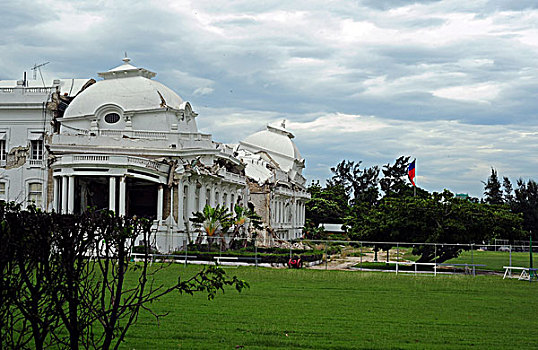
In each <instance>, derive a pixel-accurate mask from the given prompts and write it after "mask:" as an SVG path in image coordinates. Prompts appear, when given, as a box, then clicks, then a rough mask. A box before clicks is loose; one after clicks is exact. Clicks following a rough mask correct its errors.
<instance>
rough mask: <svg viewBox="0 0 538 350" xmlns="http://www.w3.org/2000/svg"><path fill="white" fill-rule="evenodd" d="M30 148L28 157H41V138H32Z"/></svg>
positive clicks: (34, 158) (35, 158)
mask: <svg viewBox="0 0 538 350" xmlns="http://www.w3.org/2000/svg"><path fill="white" fill-rule="evenodd" d="M30 142H31V146H32V149H31V150H30V159H33V160H38V159H43V140H32V141H30Z"/></svg>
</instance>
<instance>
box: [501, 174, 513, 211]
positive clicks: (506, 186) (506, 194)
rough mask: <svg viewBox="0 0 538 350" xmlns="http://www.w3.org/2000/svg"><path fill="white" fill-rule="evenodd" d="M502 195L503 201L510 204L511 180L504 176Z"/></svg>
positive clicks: (511, 196) (511, 198)
mask: <svg viewBox="0 0 538 350" xmlns="http://www.w3.org/2000/svg"><path fill="white" fill-rule="evenodd" d="M503 196H504V202H505V203H506V204H508V205H512V202H513V201H514V189H513V187H512V182H511V181H510V179H509V178H507V177H506V176H505V177H503Z"/></svg>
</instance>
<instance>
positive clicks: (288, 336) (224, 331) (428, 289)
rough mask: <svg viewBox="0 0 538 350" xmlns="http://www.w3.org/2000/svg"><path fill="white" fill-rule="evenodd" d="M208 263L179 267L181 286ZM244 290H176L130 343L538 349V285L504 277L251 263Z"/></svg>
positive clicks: (172, 272) (169, 276)
mask: <svg viewBox="0 0 538 350" xmlns="http://www.w3.org/2000/svg"><path fill="white" fill-rule="evenodd" d="M199 268H200V267H199V266H188V267H186V268H185V267H183V266H182V265H174V266H172V267H171V268H169V269H168V270H167V271H165V273H164V274H163V275H162V276H161V278H162V280H163V281H165V282H166V281H167V282H169V283H171V282H173V280H174V279H175V276H176V275H177V274H178V273H180V274H182V275H183V276H187V275H190V274H193V273H194V272H195V271H197V270H198V269H199ZM226 271H227V273H228V274H233V275H237V276H238V277H240V278H242V279H245V280H247V281H248V282H249V283H250V285H251V288H250V289H248V290H246V291H244V292H243V293H241V294H239V293H237V292H235V290H227V291H226V293H225V294H219V295H218V296H217V298H216V299H215V300H213V301H208V300H207V298H206V297H205V296H204V295H201V294H199V295H195V296H188V295H177V294H174V295H169V296H167V297H165V298H163V299H162V300H160V301H159V302H158V303H156V304H154V310H155V311H157V312H163V311H169V312H170V314H169V315H168V316H166V317H164V318H163V319H161V322H160V325H158V324H157V323H156V321H155V319H154V318H152V316H150V315H149V314H148V313H143V314H141V317H140V319H139V322H138V324H136V325H135V326H133V327H132V328H131V330H130V332H129V335H128V341H127V343H125V344H124V346H123V348H125V349H236V348H239V349H241V348H243V349H389V348H392V349H400V348H401V349H469V348H479V349H494V348H497V349H529V348H537V347H538V338H537V337H536V336H535V334H534V330H536V329H537V327H538V317H536V315H537V312H538V306H537V304H536V303H534V297H535V296H536V294H537V293H538V283H529V282H521V281H517V280H503V279H502V278H501V277H499V276H477V277H470V276H461V275H455V276H437V277H433V276H432V275H426V276H414V275H398V276H396V275H394V274H391V273H381V272H374V273H367V272H356V271H354V272H348V271H323V270H285V269H265V268H258V269H256V268H250V267H243V268H237V269H232V268H230V269H226Z"/></svg>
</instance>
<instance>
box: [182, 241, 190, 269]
mask: <svg viewBox="0 0 538 350" xmlns="http://www.w3.org/2000/svg"><path fill="white" fill-rule="evenodd" d="M183 242H184V243H183V244H184V245H185V263H184V265H185V267H187V253H188V250H189V242H188V241H187V239H186V238H184V239H183Z"/></svg>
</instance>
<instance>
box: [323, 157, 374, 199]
mask: <svg viewBox="0 0 538 350" xmlns="http://www.w3.org/2000/svg"><path fill="white" fill-rule="evenodd" d="M361 164H362V162H357V163H355V162H353V161H347V160H343V161H341V162H340V163H338V165H336V167H334V168H331V171H332V172H333V174H334V175H333V177H332V178H331V179H330V180H328V181H327V183H328V184H329V185H331V186H335V185H341V186H343V187H344V189H345V191H346V193H347V194H348V196H349V197H352V198H353V200H352V201H351V202H352V203H350V204H352V205H353V204H359V203H366V204H368V205H374V204H375V203H376V202H377V200H378V197H379V189H378V188H379V180H378V177H379V168H378V167H377V166H373V167H371V168H365V169H361Z"/></svg>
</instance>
